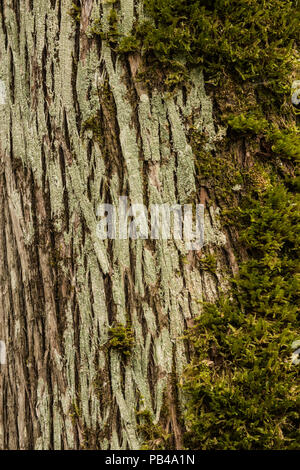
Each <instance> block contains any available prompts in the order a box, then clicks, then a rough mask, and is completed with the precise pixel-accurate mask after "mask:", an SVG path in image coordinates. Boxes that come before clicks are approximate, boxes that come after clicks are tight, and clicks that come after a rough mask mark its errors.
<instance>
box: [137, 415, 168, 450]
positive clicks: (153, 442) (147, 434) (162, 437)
mask: <svg viewBox="0 0 300 470" xmlns="http://www.w3.org/2000/svg"><path fill="white" fill-rule="evenodd" d="M136 416H137V419H138V422H139V424H138V432H139V434H140V435H141V436H142V438H143V441H144V444H143V445H142V447H141V449H142V450H162V449H166V448H170V447H169V445H168V443H169V439H170V437H171V435H170V434H167V433H166V432H164V430H163V428H162V426H161V425H160V424H154V422H153V415H152V413H151V411H149V410H147V409H143V410H141V411H137V413H136Z"/></svg>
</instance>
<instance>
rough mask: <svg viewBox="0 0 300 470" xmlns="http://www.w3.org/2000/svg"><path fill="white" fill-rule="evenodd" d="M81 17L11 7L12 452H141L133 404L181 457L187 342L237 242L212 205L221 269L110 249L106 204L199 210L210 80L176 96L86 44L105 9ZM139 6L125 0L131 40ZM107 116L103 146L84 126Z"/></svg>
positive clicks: (8, 322)
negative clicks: (123, 201) (196, 141)
mask: <svg viewBox="0 0 300 470" xmlns="http://www.w3.org/2000/svg"><path fill="white" fill-rule="evenodd" d="M70 8H71V2H70V1H69V0H56V1H55V0H54V1H51V2H45V1H44V0H31V1H30V0H24V1H20V0H5V1H3V2H1V9H0V15H1V21H0V23H1V25H0V55H1V57H0V122H1V125H0V212H1V218H0V220H1V224H0V253H1V258H0V280H1V282H0V293H1V295H0V339H1V341H3V342H4V343H5V345H6V356H7V357H6V364H2V365H1V366H0V367H1V371H0V372H1V374H0V448H1V449H32V448H34V449H79V448H101V449H126V448H129V449H138V448H140V446H141V444H142V440H143V438H142V436H141V434H140V432H139V430H140V427H139V426H140V423H141V421H140V420H141V418H140V417H139V415H138V413H137V410H140V411H142V410H147V411H149V412H150V413H151V414H152V415H153V423H154V424H156V423H160V424H161V425H162V427H163V429H164V430H165V431H166V433H170V434H171V435H172V436H173V437H172V445H173V446H174V447H176V448H181V446H182V432H183V425H182V421H181V411H182V409H183V407H184V397H183V396H182V393H181V390H180V389H177V388H176V387H175V386H174V383H175V382H176V380H177V378H178V377H179V376H180V374H181V373H182V371H183V369H184V367H185V364H186V362H187V360H188V356H187V351H186V349H185V345H184V342H183V341H182V340H181V339H180V337H181V336H182V334H183V332H184V330H185V328H186V325H187V323H188V322H190V320H191V319H192V318H193V317H194V316H196V315H199V308H200V307H199V302H198V301H199V299H206V300H213V299H214V298H215V297H216V296H217V295H218V292H219V290H220V289H222V288H224V281H223V280H222V279H223V274H224V270H226V269H227V267H226V264H227V263H226V259H227V258H226V256H225V251H224V250H225V244H227V245H226V246H228V244H229V242H228V241H226V237H225V235H224V234H223V233H222V232H221V230H220V227H219V225H218V218H217V212H216V208H215V209H214V208H213V206H212V204H210V202H209V199H208V198H207V197H206V198H205V204H206V208H205V212H206V214H207V216H206V219H205V236H206V244H207V247H208V248H207V249H208V250H209V251H210V252H213V251H215V252H217V253H218V268H217V271H216V274H211V273H209V272H206V271H203V270H200V268H199V263H198V257H197V253H187V252H186V249H185V246H184V243H183V242H179V241H178V240H174V241H173V240H168V241H158V240H157V241H153V240H152V241H144V240H136V241H134V240H112V241H111V240H105V241H101V240H99V239H98V238H97V236H96V224H97V219H96V208H97V207H98V205H99V204H102V203H112V204H115V203H116V201H117V199H118V197H119V195H126V196H128V197H129V200H130V201H134V202H135V203H141V204H142V203H144V204H146V205H150V204H162V203H169V204H175V203H179V204H185V203H191V202H195V201H198V202H199V203H200V202H201V203H202V202H203V200H201V201H200V190H199V189H198V188H197V187H196V183H195V171H194V156H193V153H192V149H191V146H190V144H189V142H188V138H187V134H188V124H187V121H188V120H189V123H192V125H193V126H195V127H196V128H197V129H199V130H200V131H201V130H203V131H205V132H206V134H207V135H208V136H209V140H210V142H211V145H213V142H214V140H215V139H217V138H219V136H218V135H217V134H218V132H217V130H216V129H215V126H214V122H213V117H212V103H211V100H210V98H209V97H208V96H207V95H206V94H205V90H204V83H203V78H202V75H201V72H199V71H198V72H194V75H193V83H192V86H191V88H190V89H189V90H188V91H187V90H185V92H184V93H183V92H181V91H179V92H178V93H177V94H176V95H174V96H171V97H170V96H166V95H164V94H163V93H162V92H160V91H159V90H157V89H149V88H148V87H143V86H142V85H141V83H140V82H138V81H137V80H136V72H137V70H138V68H139V58H137V57H131V58H130V59H129V62H128V63H126V62H124V61H122V60H120V58H116V57H115V53H114V51H113V50H112V49H111V48H110V47H109V45H108V43H107V42H106V41H102V42H101V44H100V43H98V42H97V41H96V40H93V39H89V38H88V36H87V35H86V34H85V33H87V32H88V29H89V27H90V25H91V24H92V22H93V20H94V19H96V18H101V21H102V24H103V28H104V29H105V27H106V25H107V21H108V14H109V11H110V8H111V7H110V5H109V4H108V3H107V2H105V1H104V0H103V1H102V2H101V1H100V0H85V1H83V2H82V11H81V19H80V24H79V23H75V22H73V21H72V19H71V17H70V15H69V14H68V12H69V10H70ZM139 11H141V9H140V8H138V9H136V7H135V6H134V2H133V1H132V0H122V1H121V15H120V17H121V22H122V24H121V27H122V30H123V31H124V32H125V33H127V32H128V31H130V29H131V27H132V23H133V18H134V15H135V16H137V15H138V12H139ZM95 116H96V117H97V132H98V134H99V136H97V138H96V135H95V132H93V130H91V129H89V128H88V127H87V126H86V129H84V126H83V123H85V122H87V120H89V119H90V118H91V117H92V118H93V117H95ZM189 125H190V124H189ZM226 249H227V248H226ZM228 251H229V249H228ZM222 283H223V284H222ZM115 323H117V324H122V325H127V324H130V325H131V327H132V329H133V332H134V346H133V349H132V352H131V354H130V356H128V357H124V354H122V352H120V351H119V350H118V349H114V348H112V347H109V338H110V331H111V327H112V325H113V324H115Z"/></svg>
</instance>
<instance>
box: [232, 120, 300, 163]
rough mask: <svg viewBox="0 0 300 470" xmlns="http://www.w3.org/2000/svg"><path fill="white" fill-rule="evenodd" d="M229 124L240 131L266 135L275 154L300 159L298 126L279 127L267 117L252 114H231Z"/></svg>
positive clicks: (261, 135) (290, 158)
mask: <svg viewBox="0 0 300 470" xmlns="http://www.w3.org/2000/svg"><path fill="white" fill-rule="evenodd" d="M228 124H229V125H230V127H231V128H232V129H233V130H235V131H237V132H239V133H243V134H249V133H252V134H256V135H259V136H260V137H264V138H265V139H266V141H267V142H268V143H269V144H270V145H271V149H270V150H271V152H272V153H273V154H274V155H275V156H279V157H281V158H285V159H289V160H295V161H299V160H300V134H299V129H297V128H296V127H294V126H288V127H286V128H285V129H279V128H278V127H277V126H275V125H274V124H271V123H269V122H268V121H267V120H266V119H265V118H259V117H257V116H255V115H251V114H248V115H245V114H239V115H236V116H231V117H230V118H229V119H228Z"/></svg>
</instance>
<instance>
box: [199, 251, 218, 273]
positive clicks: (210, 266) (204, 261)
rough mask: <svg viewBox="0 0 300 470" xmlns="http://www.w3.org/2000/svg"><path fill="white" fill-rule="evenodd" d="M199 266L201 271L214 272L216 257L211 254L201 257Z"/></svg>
mask: <svg viewBox="0 0 300 470" xmlns="http://www.w3.org/2000/svg"><path fill="white" fill-rule="evenodd" d="M199 267H200V269H202V270H203V271H209V272H211V273H215V272H216V268H217V260H216V257H215V256H213V255H207V256H204V257H203V258H201V259H200V260H199Z"/></svg>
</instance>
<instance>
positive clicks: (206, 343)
mask: <svg viewBox="0 0 300 470" xmlns="http://www.w3.org/2000/svg"><path fill="white" fill-rule="evenodd" d="M235 221H236V223H239V225H240V229H241V232H240V233H241V241H242V242H243V244H244V246H245V247H246V248H247V251H248V256H249V258H248V260H247V261H244V262H243V263H242V264H241V266H240V273H239V276H238V277H237V278H235V279H234V281H233V287H232V292H231V298H232V299H233V300H228V299H229V298H230V297H229V296H228V297H227V300H226V299H225V300H220V301H219V302H218V303H216V304H205V305H204V311H203V313H202V315H201V317H200V318H199V319H198V320H197V321H196V326H195V327H194V328H193V329H191V330H189V332H188V335H187V338H188V340H189V341H190V342H191V344H193V347H194V351H195V356H194V358H193V361H192V362H191V364H190V365H189V366H188V368H187V372H186V377H185V379H186V382H185V386H184V387H185V390H186V392H187V395H188V397H189V404H188V414H187V422H188V425H189V431H188V432H187V434H186V446H187V447H188V448H196V449H197V448H199V449H296V448H298V446H299V439H300V416H299V412H300V406H299V405H300V386H299V368H297V366H295V365H292V363H291V344H292V342H293V341H294V340H295V339H297V338H298V337H299V333H300V318H299V307H298V305H299V287H300V284H299V242H300V200H299V195H298V194H295V193H291V192H289V191H288V190H287V189H286V188H285V187H284V186H283V185H278V186H276V187H273V188H270V189H269V190H267V191H265V193H264V195H263V196H261V197H260V198H259V199H249V200H246V199H245V201H244V204H243V205H242V207H241V208H240V209H239V210H238V211H237V214H236V219H235Z"/></svg>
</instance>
